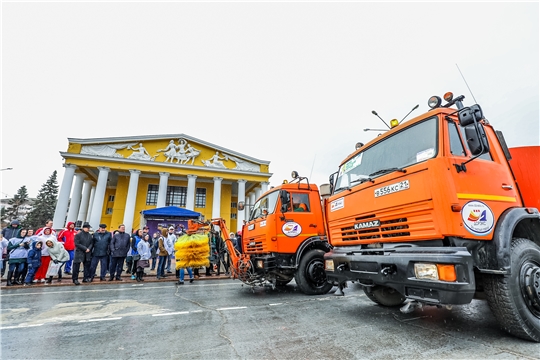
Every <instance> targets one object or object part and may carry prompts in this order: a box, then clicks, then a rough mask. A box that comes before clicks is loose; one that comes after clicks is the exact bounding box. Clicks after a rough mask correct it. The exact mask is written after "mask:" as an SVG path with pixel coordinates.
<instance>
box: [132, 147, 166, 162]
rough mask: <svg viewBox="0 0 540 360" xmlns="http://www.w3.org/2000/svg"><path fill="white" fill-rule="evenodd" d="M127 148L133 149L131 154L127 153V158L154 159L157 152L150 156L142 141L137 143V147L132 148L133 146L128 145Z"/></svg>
mask: <svg viewBox="0 0 540 360" xmlns="http://www.w3.org/2000/svg"><path fill="white" fill-rule="evenodd" d="M128 150H133V152H132V153H131V155H129V156H128V157H127V158H128V159H131V160H148V161H154V160H155V159H156V157H157V156H158V155H159V154H156V155H154V156H150V154H149V153H148V151H147V150H146V148H145V147H144V146H143V144H142V143H140V144H139V147H138V148H134V147H133V146H128Z"/></svg>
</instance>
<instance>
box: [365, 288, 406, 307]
mask: <svg viewBox="0 0 540 360" xmlns="http://www.w3.org/2000/svg"><path fill="white" fill-rule="evenodd" d="M364 293H366V296H367V297H368V298H369V300H371V301H373V302H374V303H376V304H379V305H382V306H388V307H394V306H400V305H401V304H403V303H404V302H405V296H403V295H401V294H400V293H399V292H398V291H397V290H396V289H392V288H389V287H386V286H380V285H377V286H374V287H372V288H371V291H368V289H366V288H365V287H364Z"/></svg>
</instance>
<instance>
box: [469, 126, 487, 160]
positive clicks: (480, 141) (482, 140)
mask: <svg viewBox="0 0 540 360" xmlns="http://www.w3.org/2000/svg"><path fill="white" fill-rule="evenodd" d="M465 137H466V138H467V145H468V146H469V150H471V154H472V155H473V156H478V155H482V154H485V153H488V152H489V143H488V141H487V137H486V132H485V131H484V127H483V126H482V125H481V124H472V125H469V126H466V127H465Z"/></svg>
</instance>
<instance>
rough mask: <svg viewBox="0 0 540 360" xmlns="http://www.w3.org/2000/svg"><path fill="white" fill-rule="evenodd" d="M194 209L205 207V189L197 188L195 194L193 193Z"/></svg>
mask: <svg viewBox="0 0 540 360" xmlns="http://www.w3.org/2000/svg"><path fill="white" fill-rule="evenodd" d="M195 207H197V208H203V207H206V189H205V188H197V192H196V193H195Z"/></svg>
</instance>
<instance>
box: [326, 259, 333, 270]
mask: <svg viewBox="0 0 540 360" xmlns="http://www.w3.org/2000/svg"><path fill="white" fill-rule="evenodd" d="M324 268H325V269H326V271H334V260H325V261H324Z"/></svg>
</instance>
